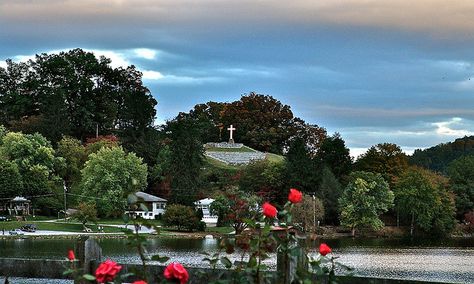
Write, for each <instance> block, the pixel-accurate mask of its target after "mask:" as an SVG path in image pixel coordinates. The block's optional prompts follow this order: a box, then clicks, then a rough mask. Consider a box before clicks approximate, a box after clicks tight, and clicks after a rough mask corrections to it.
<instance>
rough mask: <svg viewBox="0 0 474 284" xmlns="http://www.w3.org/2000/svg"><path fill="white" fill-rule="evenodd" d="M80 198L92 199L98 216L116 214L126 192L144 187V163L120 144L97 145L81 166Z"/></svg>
mask: <svg viewBox="0 0 474 284" xmlns="http://www.w3.org/2000/svg"><path fill="white" fill-rule="evenodd" d="M81 176H82V180H81V189H82V195H83V198H82V199H83V200H84V201H86V200H87V201H88V202H91V203H95V205H96V208H97V210H98V213H99V215H100V216H119V215H120V214H122V213H123V211H124V210H125V207H126V197H127V196H128V194H130V193H135V192H137V191H140V190H143V189H144V188H145V187H146V178H147V167H146V165H145V164H143V162H142V159H141V158H138V157H137V156H136V155H135V154H134V153H128V154H127V153H125V151H124V150H123V149H122V148H121V147H112V148H107V147H104V148H101V149H100V150H99V152H97V153H92V154H90V155H89V160H88V161H87V162H86V164H85V166H84V168H83V169H82V170H81Z"/></svg>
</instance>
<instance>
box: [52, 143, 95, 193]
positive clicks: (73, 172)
mask: <svg viewBox="0 0 474 284" xmlns="http://www.w3.org/2000/svg"><path fill="white" fill-rule="evenodd" d="M56 155H57V156H58V157H62V158H64V161H65V167H64V168H63V169H62V170H61V171H60V175H61V176H62V177H63V178H64V181H65V182H66V186H67V187H68V188H71V187H72V185H73V184H74V185H77V184H78V183H79V182H80V180H81V170H82V168H83V167H84V163H85V162H86V160H87V155H86V149H85V147H84V146H82V144H81V141H79V140H77V139H75V138H72V137H67V136H65V137H63V138H62V139H61V140H60V141H59V142H58V147H57V150H56Z"/></svg>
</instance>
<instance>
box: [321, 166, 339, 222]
mask: <svg viewBox="0 0 474 284" xmlns="http://www.w3.org/2000/svg"><path fill="white" fill-rule="evenodd" d="M319 189H320V198H321V199H322V202H323V204H324V220H325V222H326V224H335V225H337V224H338V223H339V218H338V215H339V214H338V213H339V198H340V197H341V193H342V187H341V184H340V183H339V181H338V180H337V178H336V177H335V176H334V174H333V173H332V172H331V170H330V169H329V168H328V167H324V168H323V170H322V174H321V184H320V186H319Z"/></svg>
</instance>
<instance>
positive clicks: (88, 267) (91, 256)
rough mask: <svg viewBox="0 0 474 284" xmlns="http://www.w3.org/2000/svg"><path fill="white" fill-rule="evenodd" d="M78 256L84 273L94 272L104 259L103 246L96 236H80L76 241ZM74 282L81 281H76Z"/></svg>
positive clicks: (79, 265)
mask: <svg viewBox="0 0 474 284" xmlns="http://www.w3.org/2000/svg"><path fill="white" fill-rule="evenodd" d="M76 258H77V259H78V261H79V264H78V267H79V268H81V269H82V273H84V274H94V269H95V267H96V265H97V263H99V262H100V261H101V259H102V248H101V247H100V246H99V244H98V243H97V241H96V240H95V239H94V238H90V237H89V236H80V237H79V239H78V241H77V243H76ZM74 283H80V282H77V281H74Z"/></svg>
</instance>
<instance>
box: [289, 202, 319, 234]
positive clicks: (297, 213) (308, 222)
mask: <svg viewBox="0 0 474 284" xmlns="http://www.w3.org/2000/svg"><path fill="white" fill-rule="evenodd" d="M291 215H292V217H293V223H295V224H299V225H300V226H301V227H302V228H303V230H304V231H306V232H309V231H310V230H311V229H315V226H316V224H317V222H319V221H320V220H322V219H323V217H324V205H323V203H322V202H321V200H320V199H319V198H317V197H315V196H310V195H307V194H303V200H302V201H301V202H300V203H297V204H295V205H294V207H293V209H292V211H291Z"/></svg>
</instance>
